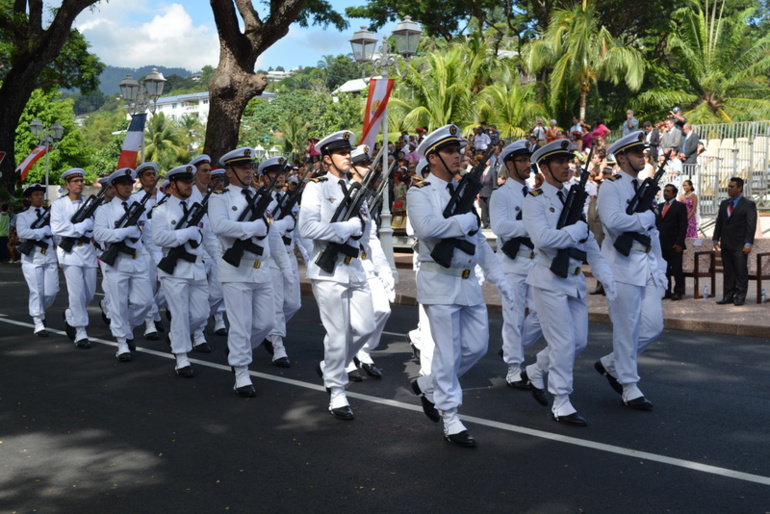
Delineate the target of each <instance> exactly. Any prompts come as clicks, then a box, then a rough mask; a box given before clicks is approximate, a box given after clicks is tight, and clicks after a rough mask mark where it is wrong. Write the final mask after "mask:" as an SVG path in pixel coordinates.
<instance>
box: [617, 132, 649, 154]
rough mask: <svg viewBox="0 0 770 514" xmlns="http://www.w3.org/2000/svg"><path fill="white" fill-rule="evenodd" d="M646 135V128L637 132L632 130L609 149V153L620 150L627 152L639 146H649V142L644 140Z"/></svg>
mask: <svg viewBox="0 0 770 514" xmlns="http://www.w3.org/2000/svg"><path fill="white" fill-rule="evenodd" d="M645 135H646V132H645V131H644V130H637V131H636V132H631V133H630V134H629V135H627V136H623V137H621V138H620V139H618V140H617V141H615V142H614V143H612V145H610V147H609V148H608V149H607V152H608V153H611V154H616V153H619V152H625V151H626V150H629V149H631V148H635V147H637V146H639V147H641V148H644V147H646V146H647V143H645V141H644V136H645Z"/></svg>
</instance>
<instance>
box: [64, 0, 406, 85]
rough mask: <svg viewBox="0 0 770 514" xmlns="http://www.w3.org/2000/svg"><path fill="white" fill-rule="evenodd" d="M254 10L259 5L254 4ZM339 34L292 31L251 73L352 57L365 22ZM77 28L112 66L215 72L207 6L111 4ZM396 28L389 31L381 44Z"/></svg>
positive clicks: (339, 4) (344, 2)
mask: <svg viewBox="0 0 770 514" xmlns="http://www.w3.org/2000/svg"><path fill="white" fill-rule="evenodd" d="M365 1H366V0H331V1H330V3H331V5H332V7H333V8H334V9H335V10H337V11H338V12H341V13H343V14H344V9H345V7H350V6H354V5H364V4H365ZM255 5H257V6H258V5H259V2H258V0H257V1H255ZM348 22H349V25H350V26H349V27H348V29H347V30H345V31H343V32H339V31H337V29H335V28H333V27H329V28H328V29H323V28H321V27H313V26H311V27H308V28H304V29H303V28H300V27H299V26H297V25H296V24H293V25H291V27H290V28H289V33H288V34H287V35H286V36H285V37H284V38H283V39H281V40H279V41H278V42H277V43H275V44H274V45H273V46H271V47H270V48H268V49H267V51H265V52H264V53H263V54H262V55H261V56H260V57H259V59H258V60H257V66H256V68H255V69H268V68H269V67H273V68H276V67H278V66H283V67H284V68H285V69H286V70H290V69H292V68H295V67H298V66H315V65H316V64H317V63H318V61H320V60H322V58H323V56H324V55H338V54H348V53H350V51H351V50H350V42H349V40H350V38H351V37H352V36H353V33H354V32H355V31H356V30H358V29H359V27H360V26H361V25H364V24H366V20H361V19H349V20H348ZM74 25H75V27H76V28H77V29H78V30H80V31H81V32H82V33H83V35H84V36H85V38H86V39H87V40H88V42H89V43H91V52H92V53H94V54H96V55H97V56H98V57H99V58H100V59H101V61H102V62H104V63H105V64H108V65H112V66H121V67H130V68H135V67H139V66H144V65H150V64H152V65H160V66H172V67H177V66H178V67H182V68H186V69H188V70H190V71H193V72H194V71H200V70H201V68H202V67H203V66H204V65H206V64H208V65H211V66H214V67H216V65H217V62H218V60H219V40H218V37H217V29H216V25H215V24H214V15H213V14H212V12H211V6H210V4H209V1H208V0H185V1H184V3H181V2H171V1H163V0H109V2H105V1H102V2H100V3H99V4H97V7H96V8H95V9H94V10H93V11H88V10H86V11H84V12H83V13H82V14H81V15H80V16H79V17H78V18H77V19H76V20H75V24H74ZM393 28H395V23H394V24H390V25H387V26H386V27H384V28H383V29H381V31H380V32H379V33H378V36H379V37H380V38H381V37H382V36H383V35H384V34H386V33H390V31H392V30H393Z"/></svg>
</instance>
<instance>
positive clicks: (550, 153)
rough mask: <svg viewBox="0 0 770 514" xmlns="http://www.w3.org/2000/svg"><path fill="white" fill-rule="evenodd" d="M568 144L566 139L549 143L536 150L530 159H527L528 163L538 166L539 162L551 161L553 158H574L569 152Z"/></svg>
mask: <svg viewBox="0 0 770 514" xmlns="http://www.w3.org/2000/svg"><path fill="white" fill-rule="evenodd" d="M570 144H571V143H570V142H569V140H568V139H557V140H556V141H551V142H550V143H548V144H546V145H543V146H541V147H540V148H538V149H537V151H536V152H535V153H533V154H532V157H530V158H529V162H531V163H532V164H540V163H541V162H543V161H547V160H549V159H553V158H554V157H570V158H572V157H575V155H574V154H573V153H572V152H570V151H569V147H570Z"/></svg>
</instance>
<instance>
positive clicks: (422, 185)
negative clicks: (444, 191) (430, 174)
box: [412, 182, 430, 188]
mask: <svg viewBox="0 0 770 514" xmlns="http://www.w3.org/2000/svg"><path fill="white" fill-rule="evenodd" d="M429 185H430V182H415V183H413V184H412V187H417V188H423V187H425V186H429Z"/></svg>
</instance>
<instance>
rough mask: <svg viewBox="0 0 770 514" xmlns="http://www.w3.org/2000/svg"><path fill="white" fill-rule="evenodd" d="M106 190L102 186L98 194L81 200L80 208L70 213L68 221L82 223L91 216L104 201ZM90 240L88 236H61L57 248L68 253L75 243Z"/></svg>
mask: <svg viewBox="0 0 770 514" xmlns="http://www.w3.org/2000/svg"><path fill="white" fill-rule="evenodd" d="M106 191H107V188H106V187H102V189H101V190H100V191H99V194H98V195H96V196H94V195H91V196H89V197H88V198H86V201H85V202H83V205H81V206H80V208H79V209H78V210H77V211H76V212H75V214H73V215H72V217H71V218H70V223H72V224H73V225H76V224H78V223H82V222H84V221H85V220H87V219H88V218H91V217H93V215H94V213H95V212H96V208H97V207H99V206H100V205H101V204H102V202H103V201H104V193H105V192H106ZM90 240H91V238H90V237H85V236H81V237H62V238H61V241H59V248H61V249H62V250H64V251H65V252H67V253H70V252H71V251H72V247H73V246H75V243H77V242H80V243H87V242H89V241H90Z"/></svg>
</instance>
